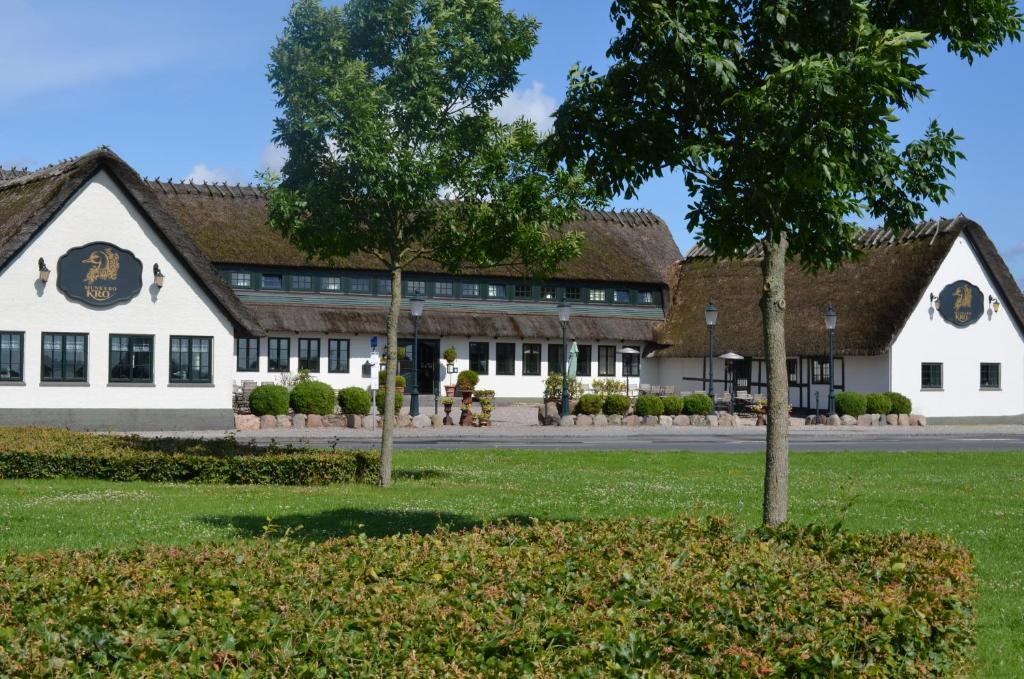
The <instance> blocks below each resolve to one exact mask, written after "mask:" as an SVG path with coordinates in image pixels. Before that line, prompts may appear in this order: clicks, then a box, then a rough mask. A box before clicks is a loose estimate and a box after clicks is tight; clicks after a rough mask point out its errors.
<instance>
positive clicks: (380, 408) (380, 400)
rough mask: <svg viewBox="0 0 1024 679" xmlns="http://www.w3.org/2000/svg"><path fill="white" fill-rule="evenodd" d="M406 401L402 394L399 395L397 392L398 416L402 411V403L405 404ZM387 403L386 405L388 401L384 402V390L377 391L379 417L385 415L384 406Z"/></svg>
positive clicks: (396, 409)
mask: <svg viewBox="0 0 1024 679" xmlns="http://www.w3.org/2000/svg"><path fill="white" fill-rule="evenodd" d="M404 400H405V399H404V398H403V397H402V394H399V393H397V392H396V393H395V415H397V414H398V412H399V411H400V410H401V409H402V403H403V402H404ZM385 403H386V401H385V400H384V390H383V389H378V390H377V414H378V415H383V414H384V404H385Z"/></svg>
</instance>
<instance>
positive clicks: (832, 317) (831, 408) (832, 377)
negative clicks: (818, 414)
mask: <svg viewBox="0 0 1024 679" xmlns="http://www.w3.org/2000/svg"><path fill="white" fill-rule="evenodd" d="M838 320H839V314H837V313H836V310H835V309H833V308H832V303H831V302H829V305H828V309H826V310H825V328H826V329H827V330H828V414H829V415H835V414H836V409H835V408H836V365H835V357H834V356H833V353H832V349H833V338H834V337H835V334H836V322H837V321H838Z"/></svg>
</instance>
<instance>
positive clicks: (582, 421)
mask: <svg viewBox="0 0 1024 679" xmlns="http://www.w3.org/2000/svg"><path fill="white" fill-rule="evenodd" d="M576 426H577V427H593V426H594V418H593V417H591V416H590V415H577V416H576Z"/></svg>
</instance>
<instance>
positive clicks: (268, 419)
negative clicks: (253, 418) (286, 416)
mask: <svg viewBox="0 0 1024 679" xmlns="http://www.w3.org/2000/svg"><path fill="white" fill-rule="evenodd" d="M260 429H277V417H276V416H274V415H264V416H263V417H261V418H260Z"/></svg>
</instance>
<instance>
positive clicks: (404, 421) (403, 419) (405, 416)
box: [396, 413, 412, 427]
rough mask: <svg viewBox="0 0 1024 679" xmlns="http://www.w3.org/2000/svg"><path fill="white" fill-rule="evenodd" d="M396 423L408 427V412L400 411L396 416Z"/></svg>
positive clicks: (409, 419) (409, 422) (409, 418)
mask: <svg viewBox="0 0 1024 679" xmlns="http://www.w3.org/2000/svg"><path fill="white" fill-rule="evenodd" d="M396 419H397V424H398V426H399V427H410V426H412V418H411V417H409V414H408V413H402V414H401V415H399V416H398V417H397V418H396Z"/></svg>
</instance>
